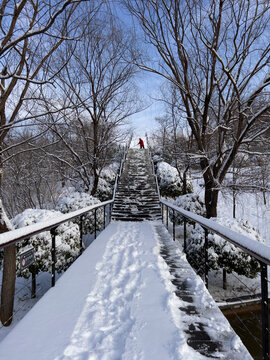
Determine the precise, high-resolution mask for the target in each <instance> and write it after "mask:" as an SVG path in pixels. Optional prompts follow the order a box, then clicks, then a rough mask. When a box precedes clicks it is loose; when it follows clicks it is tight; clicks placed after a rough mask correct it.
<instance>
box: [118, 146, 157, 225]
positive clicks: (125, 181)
mask: <svg viewBox="0 0 270 360" xmlns="http://www.w3.org/2000/svg"><path fill="white" fill-rule="evenodd" d="M112 219H113V220H121V221H143V220H160V219H161V210H160V206H159V201H158V195H157V192H156V185H155V180H154V176H153V174H152V168H151V163H150V159H149V153H148V150H147V149H129V150H128V154H127V158H126V162H125V165H124V169H123V172H122V175H121V177H120V179H119V183H118V187H117V192H116V195H115V201H114V205H113V210H112Z"/></svg>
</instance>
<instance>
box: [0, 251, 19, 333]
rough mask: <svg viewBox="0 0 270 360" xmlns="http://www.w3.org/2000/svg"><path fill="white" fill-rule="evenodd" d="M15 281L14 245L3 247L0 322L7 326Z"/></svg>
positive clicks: (10, 320) (12, 302)
mask: <svg viewBox="0 0 270 360" xmlns="http://www.w3.org/2000/svg"><path fill="white" fill-rule="evenodd" d="M15 281H16V245H15V244H14V245H10V246H7V247H5V248H4V266H3V278H2V290H1V322H2V324H3V325H4V326H9V325H10V324H11V322H12V316H13V307H14V294H15Z"/></svg>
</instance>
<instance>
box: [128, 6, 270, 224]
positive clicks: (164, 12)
mask: <svg viewBox="0 0 270 360" xmlns="http://www.w3.org/2000/svg"><path fill="white" fill-rule="evenodd" d="M123 2H124V3H125V5H126V6H127V8H128V9H129V11H130V12H131V13H132V14H133V15H134V17H135V18H137V20H138V22H139V24H140V25H141V27H142V29H143V31H144V33H145V36H146V40H147V41H148V44H150V45H151V51H153V52H154V51H155V52H156V53H157V54H158V63H157V64H155V63H153V62H148V63H146V62H145V61H143V60H142V61H141V62H137V65H138V66H139V67H140V68H142V69H145V70H147V71H151V72H154V73H156V74H159V75H161V76H163V77H165V78H166V79H168V80H169V81H170V82H172V83H173V84H174V85H175V86H176V88H177V90H178V96H179V101H181V103H182V106H183V107H184V111H185V116H186V119H187V122H188V124H189V126H190V129H191V131H192V134H193V136H194V139H195V141H196V147H197V151H196V155H197V156H199V158H200V166H201V169H202V172H203V177H204V183H205V205H206V209H207V216H208V217H212V216H217V202H218V194H219V190H220V188H221V185H222V182H223V180H224V177H225V175H226V173H227V171H228V169H229V168H230V166H231V165H232V163H233V161H234V159H235V157H236V154H237V153H238V152H239V151H242V150H245V148H246V147H247V145H248V144H249V143H250V142H253V141H254V140H255V139H256V138H257V137H259V136H261V134H262V133H265V132H266V131H267V129H269V122H268V123H267V122H266V121H265V122H264V125H263V127H262V126H259V127H258V126H257V125H258V122H259V121H260V119H262V118H263V117H264V116H265V115H266V113H267V111H268V110H269V107H270V105H269V103H267V104H264V106H263V107H261V108H260V109H256V107H255V106H254V104H255V102H256V101H258V98H259V97H260V96H262V94H263V92H264V90H265V89H267V87H269V84H270V72H269V55H270V45H269V40H268V33H269V24H270V22H269V15H270V8H269V6H270V5H269V2H268V1H261V0H254V1H245V0H237V1H236V0H231V1H224V0H219V1H215V0H211V1H210V2H208V3H207V4H206V3H204V2H201V1H195V0H184V1H172V0H169V1H167V0H161V1H158V2H157V1H154V0H149V1H147V2H145V1H143V0H135V1H133V0H126V1H123ZM153 58H155V57H154V56H153ZM261 125H262V124H261Z"/></svg>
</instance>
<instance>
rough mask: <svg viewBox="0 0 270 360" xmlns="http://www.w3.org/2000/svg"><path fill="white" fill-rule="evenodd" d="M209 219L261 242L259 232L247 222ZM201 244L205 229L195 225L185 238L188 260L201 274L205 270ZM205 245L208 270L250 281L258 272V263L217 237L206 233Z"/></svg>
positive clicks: (230, 219)
mask: <svg viewBox="0 0 270 360" xmlns="http://www.w3.org/2000/svg"><path fill="white" fill-rule="evenodd" d="M211 220H212V221H216V222H218V223H219V224H221V225H223V226H225V227H228V228H230V229H232V230H234V231H236V232H238V233H240V234H243V235H245V236H248V237H250V238H252V239H254V240H256V241H258V242H264V240H263V239H262V238H261V236H260V234H259V232H258V230H256V229H255V228H254V227H253V226H251V225H250V224H249V223H248V222H247V221H243V220H236V219H232V218H212V219H211ZM204 242H205V234H204V230H203V229H202V227H201V226H200V225H198V224H196V226H195V228H194V229H193V230H192V231H191V234H190V235H189V237H188V239H187V257H188V260H189V262H190V263H191V265H192V266H193V267H194V268H195V269H196V270H197V271H198V273H200V274H202V273H203V270H204V269H203V268H202V266H203V264H204V261H203V259H204ZM208 245H209V247H208V261H209V263H208V266H209V268H211V269H214V270H217V269H219V268H223V269H225V270H226V271H227V272H228V273H231V272H232V271H234V272H236V273H237V274H238V275H245V276H247V277H249V278H254V277H256V275H257V273H258V271H259V270H260V264H259V263H258V261H257V260H255V259H254V258H252V257H251V256H250V255H248V254H247V253H245V252H243V251H242V250H241V249H240V248H238V247H236V246H234V245H233V244H231V243H230V242H228V241H226V240H224V239H222V238H221V237H220V236H218V235H216V234H212V233H209V235H208Z"/></svg>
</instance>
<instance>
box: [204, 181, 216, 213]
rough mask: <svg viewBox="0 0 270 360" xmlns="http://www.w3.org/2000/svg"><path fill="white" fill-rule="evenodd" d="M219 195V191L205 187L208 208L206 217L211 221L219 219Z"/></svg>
mask: <svg viewBox="0 0 270 360" xmlns="http://www.w3.org/2000/svg"><path fill="white" fill-rule="evenodd" d="M218 194H219V190H217V189H213V187H210V186H209V187H208V186H207V185H206V187H205V207H206V217H207V218H208V219H210V218H211V217H217V204H218Z"/></svg>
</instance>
